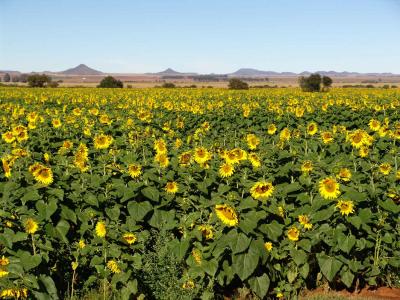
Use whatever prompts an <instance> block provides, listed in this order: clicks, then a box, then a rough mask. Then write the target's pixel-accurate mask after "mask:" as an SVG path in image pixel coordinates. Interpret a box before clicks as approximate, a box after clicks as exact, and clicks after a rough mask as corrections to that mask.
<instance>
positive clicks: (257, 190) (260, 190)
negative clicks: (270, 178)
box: [250, 181, 274, 200]
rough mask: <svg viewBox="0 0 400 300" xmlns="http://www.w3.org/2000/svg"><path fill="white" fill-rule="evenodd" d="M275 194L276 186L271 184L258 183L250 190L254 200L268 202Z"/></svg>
mask: <svg viewBox="0 0 400 300" xmlns="http://www.w3.org/2000/svg"><path fill="white" fill-rule="evenodd" d="M273 192H274V186H273V185H272V183H271V182H266V181H259V182H256V184H254V185H253V186H252V188H251V189H250V193H251V196H252V197H253V198H254V199H259V200H266V199H268V198H269V197H271V195H272V193H273Z"/></svg>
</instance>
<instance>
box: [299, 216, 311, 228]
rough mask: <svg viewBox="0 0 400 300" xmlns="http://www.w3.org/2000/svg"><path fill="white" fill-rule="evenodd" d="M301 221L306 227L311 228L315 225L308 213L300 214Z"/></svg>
mask: <svg viewBox="0 0 400 300" xmlns="http://www.w3.org/2000/svg"><path fill="white" fill-rule="evenodd" d="M298 219H299V222H300V224H301V225H303V226H304V228H305V229H311V228H312V227H313V225H312V224H311V223H310V218H309V217H308V216H307V215H300V216H298Z"/></svg>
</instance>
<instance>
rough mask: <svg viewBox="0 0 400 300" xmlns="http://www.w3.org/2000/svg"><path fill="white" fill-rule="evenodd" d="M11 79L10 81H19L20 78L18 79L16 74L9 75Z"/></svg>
mask: <svg viewBox="0 0 400 300" xmlns="http://www.w3.org/2000/svg"><path fill="white" fill-rule="evenodd" d="M11 81H12V82H19V81H20V80H19V76H18V75H15V76H12V77H11Z"/></svg>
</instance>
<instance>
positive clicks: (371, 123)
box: [368, 119, 381, 131]
mask: <svg viewBox="0 0 400 300" xmlns="http://www.w3.org/2000/svg"><path fill="white" fill-rule="evenodd" d="M368 125H369V128H371V130H373V131H379V129H380V128H381V122H379V121H378V120H375V119H371V120H370V121H369V123H368Z"/></svg>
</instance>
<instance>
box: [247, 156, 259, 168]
mask: <svg viewBox="0 0 400 300" xmlns="http://www.w3.org/2000/svg"><path fill="white" fill-rule="evenodd" d="M248 159H249V161H250V163H251V165H252V166H253V168H254V169H256V168H259V167H260V166H261V160H260V158H259V157H258V155H257V154H256V153H250V154H249V155H248Z"/></svg>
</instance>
